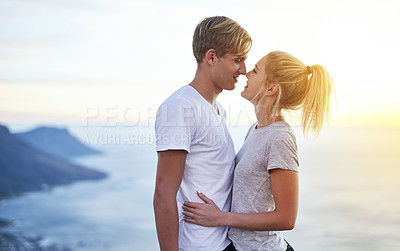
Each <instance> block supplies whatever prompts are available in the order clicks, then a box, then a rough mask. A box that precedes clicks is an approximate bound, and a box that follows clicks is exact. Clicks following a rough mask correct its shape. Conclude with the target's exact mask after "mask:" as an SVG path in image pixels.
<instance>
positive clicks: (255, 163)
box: [229, 121, 299, 251]
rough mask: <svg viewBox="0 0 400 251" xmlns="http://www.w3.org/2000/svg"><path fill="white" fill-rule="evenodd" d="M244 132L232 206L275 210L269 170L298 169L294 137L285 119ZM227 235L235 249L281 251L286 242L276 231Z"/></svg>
mask: <svg viewBox="0 0 400 251" xmlns="http://www.w3.org/2000/svg"><path fill="white" fill-rule="evenodd" d="M255 127H256V124H254V125H253V126H252V127H251V128H250V130H249V132H248V133H247V136H246V139H245V142H244V144H243V146H242V148H241V149H240V151H239V152H238V154H237V155H236V160H235V162H236V168H235V173H234V179H233V191H232V208H231V212H235V213H260V212H270V211H273V210H274V209H275V201H274V196H273V194H272V187H271V177H270V174H269V170H272V169H276V168H280V169H288V170H293V171H298V167H299V162H298V158H297V144H296V138H295V136H294V134H293V131H292V130H291V128H290V125H289V124H288V123H286V122H285V121H279V122H275V123H273V124H270V125H268V126H265V127H262V128H259V129H255ZM229 238H230V239H231V240H232V242H233V244H234V245H235V248H236V249H237V250H238V251H242V250H269V251H281V250H282V251H284V250H286V243H285V241H284V239H283V236H282V234H281V232H279V231H248V230H243V229H238V228H231V229H230V230H229Z"/></svg>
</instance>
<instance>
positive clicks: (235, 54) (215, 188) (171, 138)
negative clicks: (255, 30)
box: [154, 16, 252, 251]
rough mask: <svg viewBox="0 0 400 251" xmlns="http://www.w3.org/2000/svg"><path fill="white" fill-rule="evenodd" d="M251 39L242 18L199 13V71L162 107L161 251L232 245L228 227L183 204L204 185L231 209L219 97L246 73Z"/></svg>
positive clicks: (208, 250)
mask: <svg viewBox="0 0 400 251" xmlns="http://www.w3.org/2000/svg"><path fill="white" fill-rule="evenodd" d="M251 45H252V40H251V37H250V36H249V34H248V33H247V31H246V30H244V29H243V28H242V27H241V26H240V25H239V24H238V23H237V22H235V21H233V20H231V19H229V18H226V17H223V16H216V17H210V18H206V19H204V20H202V21H201V22H200V23H199V24H198V25H197V27H196V29H195V32H194V36H193V53H194V56H195V58H196V61H197V71H196V74H195V77H194V79H193V81H192V82H191V83H190V84H189V85H186V86H183V87H181V88H180V89H179V90H177V91H176V92H175V93H173V94H172V95H171V96H170V97H169V98H168V99H167V100H165V101H164V103H163V104H162V105H161V106H160V108H159V110H158V111H157V117H156V125H155V130H156V150H157V154H158V164H157V177H156V187H155V193H154V212H155V220H156V227H157V234H158V240H159V244H160V249H161V250H162V251H177V250H194V251H196V250H198V251H213V250H215V251H222V250H224V249H225V248H227V246H228V245H229V244H230V241H229V240H228V239H227V228H225V227H209V228H206V227H201V226H198V225H194V224H190V223H186V222H184V221H183V215H182V205H183V203H184V202H185V201H196V202H202V200H201V199H200V198H199V197H198V196H197V194H196V191H201V192H203V193H204V194H206V195H207V196H208V197H209V198H211V199H212V200H213V201H214V202H215V203H216V204H217V206H218V207H219V208H221V209H222V210H224V211H229V209H230V204H231V196H230V193H231V188H232V175H233V167H234V166H233V165H234V158H235V151H234V149H233V142H232V139H231V137H230V135H229V132H228V130H227V127H226V122H225V111H224V109H223V108H222V106H221V105H220V104H219V103H217V102H216V98H217V96H218V94H219V93H221V92H222V90H233V89H234V88H235V83H236V82H237V78H238V77H239V75H240V74H246V66H245V63H244V61H245V59H246V57H247V56H246V54H247V53H248V51H249V50H250V48H251Z"/></svg>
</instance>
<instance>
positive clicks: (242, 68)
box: [239, 60, 246, 75]
mask: <svg viewBox="0 0 400 251" xmlns="http://www.w3.org/2000/svg"><path fill="white" fill-rule="evenodd" d="M239 74H243V75H246V64H245V62H244V60H243V61H242V62H241V64H240V68H239Z"/></svg>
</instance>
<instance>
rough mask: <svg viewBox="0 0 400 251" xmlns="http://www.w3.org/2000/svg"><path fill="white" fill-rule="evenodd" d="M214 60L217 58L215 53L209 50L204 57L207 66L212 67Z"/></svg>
mask: <svg viewBox="0 0 400 251" xmlns="http://www.w3.org/2000/svg"><path fill="white" fill-rule="evenodd" d="M216 58H217V52H216V51H215V50H214V49H209V50H208V51H207V52H206V54H205V55H204V60H205V61H206V62H207V63H208V64H209V65H214V63H215V60H216Z"/></svg>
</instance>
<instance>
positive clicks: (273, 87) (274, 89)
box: [267, 83, 279, 96]
mask: <svg viewBox="0 0 400 251" xmlns="http://www.w3.org/2000/svg"><path fill="white" fill-rule="evenodd" d="M278 90H279V86H278V85H277V84H274V83H272V84H268V88H267V96H274V95H275V94H276V93H278Z"/></svg>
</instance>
